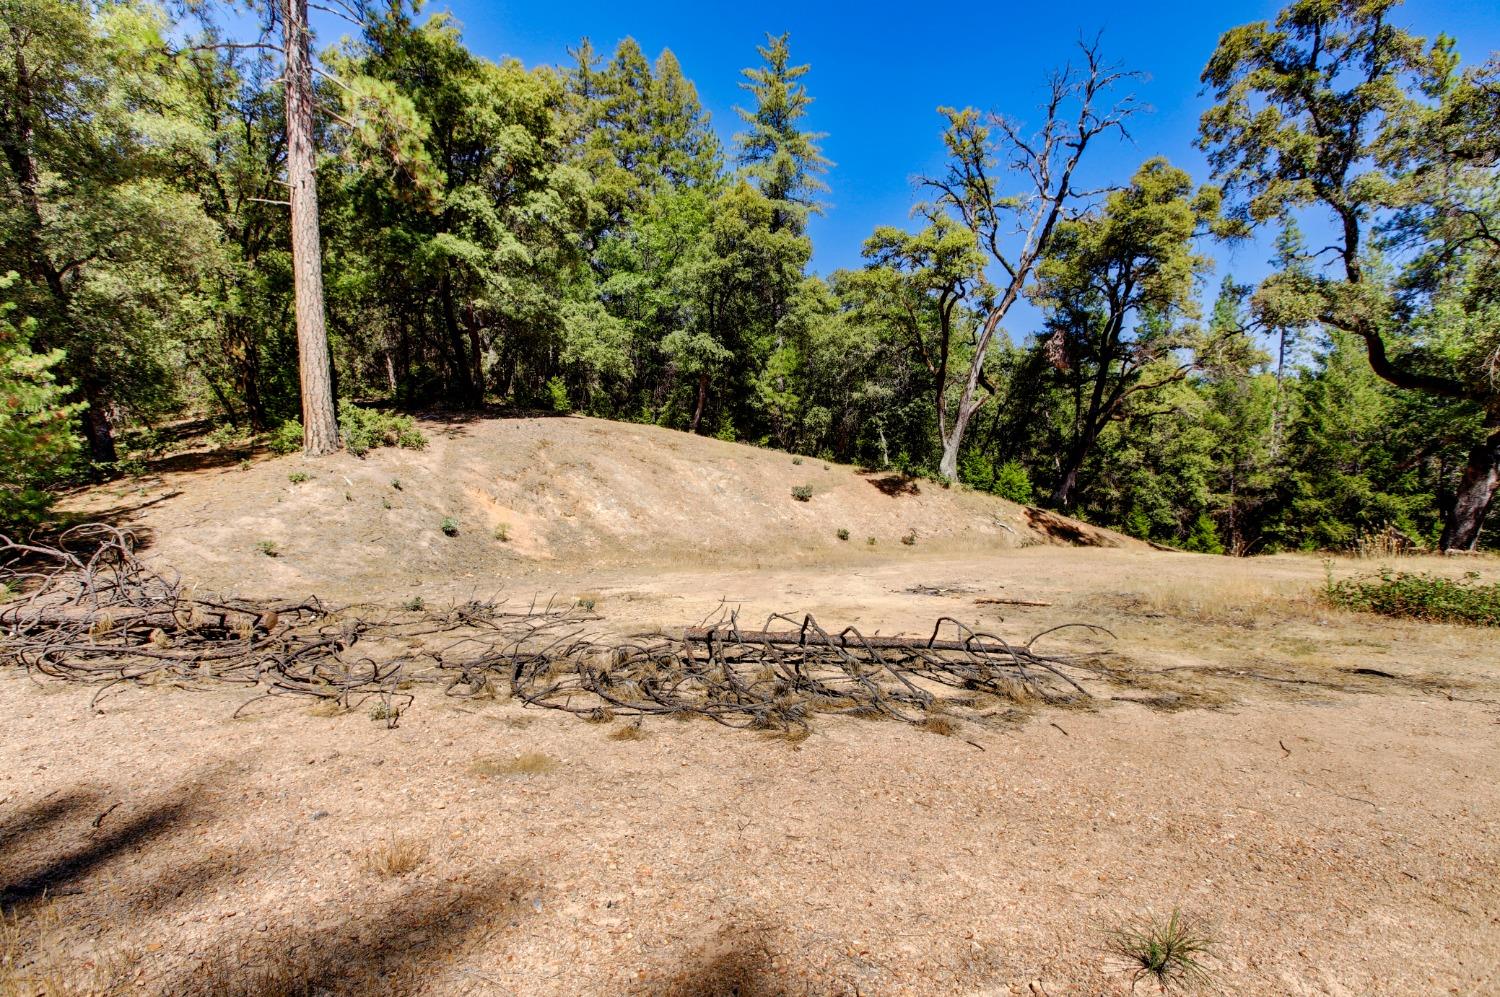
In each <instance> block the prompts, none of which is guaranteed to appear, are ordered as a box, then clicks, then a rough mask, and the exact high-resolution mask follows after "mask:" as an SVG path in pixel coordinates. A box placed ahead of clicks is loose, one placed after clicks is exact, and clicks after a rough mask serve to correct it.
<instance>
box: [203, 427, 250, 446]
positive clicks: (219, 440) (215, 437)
mask: <svg viewBox="0 0 1500 997" xmlns="http://www.w3.org/2000/svg"><path fill="white" fill-rule="evenodd" d="M243 436H244V434H243V433H241V432H240V430H239V427H238V426H235V425H233V424H232V423H227V422H226V423H225V424H224V425H222V426H215V427H214V431H213V432H211V433H209V434H208V442H210V443H212V444H213V445H214V446H215V447H216V448H217V449H219V450H223V449H224V448H225V447H227V446H229V444H231V443H233V442H235V441H236V440H239V439H241V438H243Z"/></svg>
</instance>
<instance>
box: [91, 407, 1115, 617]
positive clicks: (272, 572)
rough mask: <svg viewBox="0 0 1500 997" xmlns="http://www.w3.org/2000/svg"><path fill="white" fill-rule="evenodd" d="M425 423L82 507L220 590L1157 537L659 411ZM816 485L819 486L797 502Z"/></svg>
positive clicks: (202, 455) (339, 588)
mask: <svg viewBox="0 0 1500 997" xmlns="http://www.w3.org/2000/svg"><path fill="white" fill-rule="evenodd" d="M422 429H423V431H424V432H425V433H426V434H427V436H428V439H429V444H428V446H427V448H426V449H425V450H421V451H410V450H396V449H381V450H375V451H372V452H371V453H370V454H369V456H368V457H366V458H364V459H360V458H355V457H352V456H349V455H348V454H342V453H341V454H337V455H334V456H332V457H327V458H320V459H317V460H306V459H304V458H302V457H300V456H293V457H280V458H277V457H272V456H269V455H264V454H262V455H258V456H256V457H255V458H254V459H252V460H250V461H249V462H248V463H242V461H241V455H240V454H238V453H235V452H233V451H212V450H206V449H200V450H196V451H189V452H185V453H180V454H176V455H174V456H172V457H168V458H166V459H164V460H163V461H161V462H159V464H158V465H157V466H156V467H154V468H153V469H152V473H150V474H148V475H147V476H146V477H144V478H142V479H139V480H135V481H130V482H124V483H121V484H120V485H118V486H117V487H114V488H108V489H99V490H94V491H91V492H85V493H82V494H79V495H76V496H73V497H72V498H71V499H70V500H69V501H68V502H66V503H65V504H64V508H65V510H66V511H67V512H69V513H71V514H73V515H78V516H85V517H93V516H105V517H107V518H110V519H111V520H114V521H117V522H121V523H125V524H128V525H130V526H132V527H133V528H135V529H136V530H138V531H139V532H140V534H141V535H142V537H143V539H144V540H145V541H146V542H147V543H148V544H149V545H150V550H151V553H152V555H153V556H154V557H155V558H157V559H158V561H159V562H160V563H164V564H169V565H171V566H173V567H175V568H177V569H179V570H180V571H182V572H183V574H184V576H185V577H186V578H188V579H189V580H191V581H192V582H194V583H197V584H202V585H205V586H208V587H210V588H215V589H233V590H236V591H241V592H246V593H253V592H256V591H258V590H261V589H266V590H276V591H280V592H291V591H299V592H300V591H312V592H318V593H327V594H331V595H332V594H337V595H339V596H341V597H363V598H372V597H374V596H373V592H374V591H375V590H378V589H381V588H384V587H387V586H391V585H401V584H402V583H403V582H405V583H411V584H415V583H416V582H419V581H420V582H422V583H424V584H429V585H431V584H437V585H441V584H443V583H445V582H456V581H461V580H482V581H498V582H504V581H506V580H509V579H516V578H527V577H535V576H539V575H545V574H551V573H557V572H571V571H574V570H576V569H577V568H579V567H583V566H590V567H599V568H608V567H627V566H629V567H636V566H644V565H658V566H664V567H665V566H673V565H687V564H692V565H701V564H724V565H736V564H738V565H743V564H746V563H754V562H757V561H767V560H775V561H777V562H779V563H787V562H791V563H796V562H799V561H824V560H830V559H832V560H841V559H866V560H867V559H869V558H870V557H871V556H872V555H886V556H891V555H893V554H897V555H901V556H920V555H921V554H924V553H928V552H932V551H941V552H947V553H950V554H952V553H973V554H980V553H990V552H996V551H1004V550H1009V549H1013V548H1018V547H1025V546H1034V545H1037V544H1044V543H1057V544H1086V545H1090V546H1107V547H1118V546H1139V544H1138V543H1137V542H1136V541H1134V540H1131V539H1129V538H1126V537H1123V536H1121V535H1119V534H1115V533H1112V532H1110V531H1106V530H1100V529H1097V528H1094V527H1089V526H1085V525H1083V524H1081V523H1077V522H1074V521H1072V520H1067V519H1064V518H1063V517H1059V516H1056V515H1053V514H1050V513H1045V512H1041V511H1039V510H1031V509H1028V508H1026V507H1024V506H1020V505H1016V504H1015V503H1012V502H1008V501H1005V500H1004V499H1000V498H997V497H994V496H991V495H986V494H982V493H976V492H973V491H970V490H967V489H963V488H956V487H955V488H943V487H942V486H941V485H939V484H936V483H934V482H931V481H926V480H919V479H910V478H904V477H902V476H901V475H899V474H896V473H894V472H873V471H868V470H863V469H859V468H855V467H849V466H844V465H838V464H828V463H825V462H823V461H820V460H817V459H814V458H810V457H809V458H796V457H793V456H792V455H789V454H785V453H782V452H779V451H773V450H765V449H760V448H757V447H752V446H746V445H743V444H737V443H725V442H722V441H720V440H715V439H709V438H705V437H700V436H692V435H689V434H686V433H680V432H674V431H672V430H667V429H661V428H659V427H654V426H641V425H633V424H627V423H616V422H608V421H604V420H600V419H591V418H585V417H580V416H570V417H562V418H557V417H541V418H518V419H501V418H485V419H474V420H465V421H439V420H425V421H423V423H422ZM303 475H305V476H306V479H305V480H301V479H302V476H303ZM294 479H296V480H294ZM803 486H806V487H808V488H810V489H811V490H812V495H811V497H810V498H809V499H808V500H807V501H798V500H797V499H796V498H795V497H794V496H793V490H794V489H796V488H800V487H803ZM449 519H451V520H452V521H453V523H454V524H456V533H455V534H454V535H452V536H449V535H445V533H444V532H443V530H442V526H443V523H444V521H445V520H449ZM839 530H847V531H848V535H849V539H848V540H840V539H839V533H838V531H839ZM502 536H503V539H501V537H502ZM904 538H909V539H911V541H912V542H911V543H910V544H906V543H904V542H903V539H904ZM872 541H873V542H872ZM266 551H272V552H273V554H272V555H269V556H268V554H267V553H266ZM473 583H474V582H473V581H470V584H473Z"/></svg>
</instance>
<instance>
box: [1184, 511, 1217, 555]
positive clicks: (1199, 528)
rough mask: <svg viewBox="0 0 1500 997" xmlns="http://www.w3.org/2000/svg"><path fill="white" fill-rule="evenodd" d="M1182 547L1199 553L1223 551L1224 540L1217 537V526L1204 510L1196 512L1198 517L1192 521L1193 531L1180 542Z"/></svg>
mask: <svg viewBox="0 0 1500 997" xmlns="http://www.w3.org/2000/svg"><path fill="white" fill-rule="evenodd" d="M1182 549H1183V550H1195V551H1197V552H1198V553H1200V554H1222V553H1224V542H1223V541H1222V540H1220V539H1219V528H1218V527H1217V526H1216V525H1214V519H1213V517H1212V516H1210V515H1209V514H1208V513H1206V512H1200V513H1198V518H1197V519H1196V520H1194V522H1193V531H1192V532H1191V533H1189V534H1188V536H1187V539H1186V540H1184V541H1183V542H1182Z"/></svg>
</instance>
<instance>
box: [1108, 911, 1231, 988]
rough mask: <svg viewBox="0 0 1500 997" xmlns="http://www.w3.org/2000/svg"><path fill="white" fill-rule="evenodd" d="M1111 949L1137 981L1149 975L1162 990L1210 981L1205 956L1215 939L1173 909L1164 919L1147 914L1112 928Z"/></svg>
mask: <svg viewBox="0 0 1500 997" xmlns="http://www.w3.org/2000/svg"><path fill="white" fill-rule="evenodd" d="M1110 948H1111V950H1112V951H1113V952H1114V953H1115V955H1117V956H1118V957H1120V958H1121V959H1123V960H1124V961H1125V963H1126V965H1127V966H1128V967H1129V972H1130V973H1131V975H1132V976H1133V978H1134V981H1136V982H1139V981H1140V980H1142V979H1145V978H1149V979H1150V980H1151V981H1152V982H1153V983H1155V984H1156V985H1157V986H1159V987H1160V988H1161V989H1162V990H1163V991H1166V990H1167V989H1169V988H1171V987H1174V986H1195V987H1196V986H1209V985H1211V984H1212V983H1213V978H1212V976H1211V975H1210V974H1209V972H1208V969H1207V967H1206V966H1205V965H1204V959H1205V958H1207V957H1208V956H1210V955H1212V954H1213V949H1214V941H1213V939H1212V938H1211V937H1210V936H1209V935H1208V933H1207V932H1205V931H1204V930H1203V929H1202V928H1200V927H1198V926H1197V924H1195V923H1194V922H1193V921H1192V920H1191V919H1190V918H1188V917H1187V916H1186V915H1184V914H1183V913H1182V912H1181V911H1178V910H1176V909H1174V910H1173V911H1172V913H1171V914H1170V915H1169V916H1168V917H1166V918H1165V919H1162V918H1159V917H1152V916H1147V917H1144V918H1142V919H1140V920H1139V921H1138V922H1137V923H1134V924H1131V925H1128V926H1126V927H1124V928H1121V929H1119V930H1117V931H1115V932H1114V934H1113V936H1112V937H1111V938H1110Z"/></svg>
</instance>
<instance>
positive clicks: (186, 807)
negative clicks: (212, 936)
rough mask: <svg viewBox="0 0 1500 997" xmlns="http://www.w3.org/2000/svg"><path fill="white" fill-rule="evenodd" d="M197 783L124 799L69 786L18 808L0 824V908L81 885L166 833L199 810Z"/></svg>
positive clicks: (196, 881) (191, 881)
mask: <svg viewBox="0 0 1500 997" xmlns="http://www.w3.org/2000/svg"><path fill="white" fill-rule="evenodd" d="M201 789H202V784H201V783H200V782H197V781H190V782H188V783H185V784H184V785H182V786H179V787H176V788H175V789H173V790H172V791H170V792H169V793H167V794H164V796H163V798H160V799H157V800H153V801H148V802H146V803H144V804H138V805H129V806H126V805H122V804H120V803H118V802H116V803H114V804H111V803H109V802H108V801H109V800H110V796H109V795H108V794H105V793H101V792H83V791H76V790H75V791H72V792H70V793H67V794H65V795H63V796H61V797H58V798H56V799H49V800H44V801H41V802H39V803H37V804H34V805H33V806H31V807H29V808H27V809H25V810H23V811H22V812H21V813H20V814H18V815H17V816H16V817H14V818H12V819H10V820H8V821H6V822H5V825H4V827H3V830H0V843H3V849H0V909H9V908H13V907H19V906H24V905H26V904H30V903H32V902H34V901H37V900H40V899H42V898H44V897H49V896H57V895H59V894H67V893H77V892H82V891H81V890H79V889H76V887H78V886H79V885H80V884H82V883H84V882H85V881H86V880H88V878H89V877H90V876H91V875H92V874H93V873H94V872H95V871H96V870H98V869H100V868H101V867H103V866H106V865H108V864H110V863H111V862H113V861H115V860H116V859H119V858H121V857H123V856H125V855H128V854H130V853H134V852H136V851H139V850H140V849H142V848H145V847H147V846H149V845H152V844H154V843H156V842H158V841H160V840H161V839H164V838H169V837H171V836H172V835H174V834H175V833H177V832H178V831H179V830H181V829H183V825H184V824H186V823H187V822H188V821H190V820H192V819H194V818H196V817H198V816H200V815H201V814H202V813H203V807H202V805H201V801H200V800H199V793H200V791H201ZM31 856H34V857H31ZM208 872H209V870H206V869H205V870H200V871H199V872H198V873H197V874H196V875H193V876H189V877H188V878H187V879H185V880H184V881H183V883H182V885H181V889H180V890H179V893H178V895H182V894H185V893H186V891H187V889H188V888H189V886H193V885H201V884H202V883H203V882H204V881H205V877H206V876H207V874H208Z"/></svg>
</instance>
